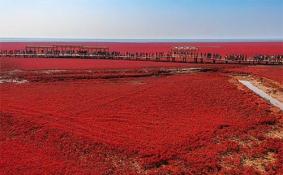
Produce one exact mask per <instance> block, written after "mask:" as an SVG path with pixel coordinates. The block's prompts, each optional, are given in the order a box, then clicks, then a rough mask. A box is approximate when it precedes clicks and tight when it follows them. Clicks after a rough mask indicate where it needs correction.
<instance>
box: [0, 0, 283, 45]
mask: <svg viewBox="0 0 283 175" xmlns="http://www.w3.org/2000/svg"><path fill="white" fill-rule="evenodd" d="M282 11H283V1H281V0H214V1H211V0H80V1H77V0H60V1H57V0H24V1H23V0H0V20H1V21H2V24H1V28H0V38H2V39H3V38H47V39H48V38H49V39H54V38H56V39H58V38H63V39H66V38H69V39H93V40H95V39H96V40H99V39H134V40H136V39H148V40H150V39H173V40H174V39H192V40H195V39H197V40H201V39H219V40H223V39H251V40H254V39H263V40H266V39H271V40H282V39H283V22H282V21H283V13H282Z"/></svg>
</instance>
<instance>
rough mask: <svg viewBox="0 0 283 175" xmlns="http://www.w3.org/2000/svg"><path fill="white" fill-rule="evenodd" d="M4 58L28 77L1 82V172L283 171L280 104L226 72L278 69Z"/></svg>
mask: <svg viewBox="0 0 283 175" xmlns="http://www.w3.org/2000/svg"><path fill="white" fill-rule="evenodd" d="M267 45H268V44H267ZM161 46H162V45H161ZM161 46H160V47H161ZM116 47H118V46H116ZM119 47H120V46H119ZM121 47H122V46H121ZM0 59H1V77H3V76H6V77H10V78H20V79H26V80H28V81H29V82H28V83H23V84H15V83H3V84H0V88H1V99H0V100H1V111H0V126H1V127H0V157H1V159H0V174H162V173H163V174H217V173H218V174H225V173H226V174H257V173H258V174H280V172H282V171H283V166H282V164H283V149H282V148H283V141H282V117H283V115H282V112H278V111H276V110H275V109H274V108H273V107H271V106H270V105H269V104H268V103H266V102H265V101H264V100H262V99H261V98H259V97H257V96H256V95H254V94H253V93H252V92H250V91H249V90H247V89H245V88H244V87H243V86H241V85H240V84H239V83H238V82H237V81H236V80H235V79H234V78H232V77H231V76H230V75H232V74H235V73H237V72H238V73H242V72H246V73H253V74H255V75H257V76H264V77H266V78H270V79H273V80H275V81H277V82H278V83H280V84H282V78H281V79H280V78H277V76H276V75H277V74H278V73H279V74H280V73H281V74H282V71H281V70H282V67H245V66H236V65H209V66H207V65H194V64H172V63H154V62H134V61H130V62H129V61H106V60H104V61H102V60H94V61H93V60H63V59H62V60H58V59H53V60H51V59H14V58H10V59H3V58H0ZM169 67H184V68H185V67H186V68H188V67H202V68H203V71H201V70H200V72H197V71H196V72H188V73H184V74H163V72H166V70H168V68H169ZM205 68H210V69H207V70H206V69H205ZM14 69H17V71H13V70H14ZM58 69H59V70H60V69H61V70H62V69H63V70H66V72H56V71H57V70H58ZM79 69H80V70H79ZM129 69H131V70H129ZM275 69H276V70H275ZM20 70H21V71H20ZM46 70H56V71H55V72H52V71H51V72H44V71H46ZM204 70H205V71H204ZM151 72H153V73H152V74H151ZM106 74H107V76H105V75H106ZM109 74H111V75H112V76H109ZM137 75H138V76H137ZM278 133H279V134H278ZM280 134H281V135H280Z"/></svg>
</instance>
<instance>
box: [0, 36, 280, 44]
mask: <svg viewBox="0 0 283 175" xmlns="http://www.w3.org/2000/svg"><path fill="white" fill-rule="evenodd" d="M0 42H138V43H140V42H283V38H260V37H259V38H190V39H188V38H76V37H74V38H72V37H0Z"/></svg>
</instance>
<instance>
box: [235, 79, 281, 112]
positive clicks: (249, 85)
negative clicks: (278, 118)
mask: <svg viewBox="0 0 283 175" xmlns="http://www.w3.org/2000/svg"><path fill="white" fill-rule="evenodd" d="M239 82H240V83H242V84H243V85H245V86H246V87H247V88H249V89H250V90H252V91H253V92H254V93H256V94H257V95H259V96H260V97H262V98H264V99H265V100H267V101H268V102H270V103H271V104H272V105H274V106H276V107H278V108H280V109H281V110H282V111H283V103H282V102H280V101H279V100H277V99H275V98H273V97H271V96H270V95H268V94H267V93H265V92H264V91H263V90H261V89H259V88H258V87H256V86H254V85H253V84H252V83H251V82H249V81H246V80H239Z"/></svg>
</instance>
